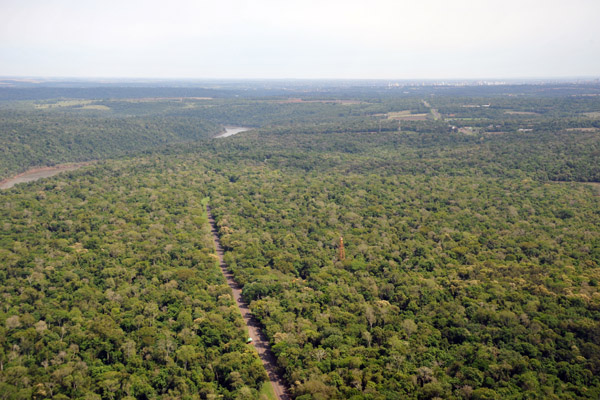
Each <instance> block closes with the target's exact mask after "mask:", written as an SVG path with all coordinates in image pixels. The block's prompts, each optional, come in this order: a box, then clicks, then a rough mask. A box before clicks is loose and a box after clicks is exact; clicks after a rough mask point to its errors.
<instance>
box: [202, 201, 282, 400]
mask: <svg viewBox="0 0 600 400" xmlns="http://www.w3.org/2000/svg"><path fill="white" fill-rule="evenodd" d="M206 214H207V216H208V222H209V223H210V229H211V232H212V235H213V240H214V242H215V250H216V252H217V255H218V256H219V266H220V267H221V272H223V275H224V276H225V279H226V280H227V284H228V285H229V287H230V288H231V290H232V292H233V298H234V300H235V303H236V304H237V306H238V308H239V310H240V312H241V313H242V317H243V318H244V322H246V326H247V327H248V333H249V334H250V337H251V338H252V344H253V345H254V348H256V351H257V352H258V355H259V356H260V359H261V360H262V363H263V365H264V367H265V370H266V371H267V375H269V379H270V381H271V385H272V386H273V391H274V392H275V395H276V396H277V398H278V399H281V400H289V399H291V397H290V395H289V393H288V391H287V388H286V385H285V381H284V379H283V376H282V374H281V373H280V372H279V370H278V369H277V362H276V359H275V355H274V354H273V352H272V351H271V346H270V345H269V340H268V339H267V335H265V334H264V333H263V331H262V330H261V329H260V325H259V324H258V321H257V320H256V318H254V316H253V315H252V314H251V313H250V309H249V308H248V304H246V302H245V301H244V300H243V299H242V289H241V287H240V285H238V284H237V282H236V281H235V279H234V278H233V274H232V273H231V271H229V269H228V268H227V264H225V261H223V247H221V241H220V240H219V235H218V233H217V227H216V225H215V219H214V218H213V216H212V214H211V212H210V206H208V205H207V206H206Z"/></svg>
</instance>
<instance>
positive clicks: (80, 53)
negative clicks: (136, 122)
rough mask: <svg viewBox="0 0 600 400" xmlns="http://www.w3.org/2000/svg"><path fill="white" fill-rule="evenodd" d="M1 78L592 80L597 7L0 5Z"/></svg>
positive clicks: (431, 1) (110, 1)
mask: <svg viewBox="0 0 600 400" xmlns="http://www.w3.org/2000/svg"><path fill="white" fill-rule="evenodd" d="M0 15H2V17H1V19H0V21H2V23H1V24H0V76H4V77H11V76H35V77H72V78H155V79H383V80H420V79H421V80H437V81H443V80H486V79H487V80H489V79H492V80H493V79H507V80H510V79H535V78H546V79H558V78H578V77H580V78H595V77H598V76H600V24H598V23H597V19H598V16H599V15H600V2H599V1H596V0H571V1H564V0H545V1H542V0H520V1H517V0H504V1H469V0H456V1H442V0H424V1H420V2H413V1H410V2H409V1H388V0H371V1H357V0H346V1H340V0H330V1H323V0H322V1H315V0H304V1H285V2H282V1H276V0H255V1H241V0H231V1H223V2H219V3H217V2H208V1H191V0H189V1H187V0H173V1H170V2H168V3H166V2H159V1H155V0H146V1H137V0H134V1H125V2H123V1H115V0H104V1H96V0H89V1H75V0H56V1H52V2H48V1H42V0H20V1H15V0H4V1H2V2H1V3H0Z"/></svg>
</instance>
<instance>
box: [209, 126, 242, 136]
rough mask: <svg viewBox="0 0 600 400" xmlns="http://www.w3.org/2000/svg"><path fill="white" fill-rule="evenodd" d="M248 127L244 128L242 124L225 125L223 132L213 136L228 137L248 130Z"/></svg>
mask: <svg viewBox="0 0 600 400" xmlns="http://www.w3.org/2000/svg"><path fill="white" fill-rule="evenodd" d="M250 129H251V128H246V127H243V126H226V127H225V132H223V133H220V134H218V135H217V136H215V138H224V137H228V136H233V135H237V134H238V133H241V132H246V131H249V130H250Z"/></svg>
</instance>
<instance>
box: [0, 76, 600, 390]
mask: <svg viewBox="0 0 600 400" xmlns="http://www.w3.org/2000/svg"><path fill="white" fill-rule="evenodd" d="M59 89H60V90H65V91H68V90H70V89H68V88H59ZM213 89H214V88H213ZM213 89H211V90H213ZM413 89H415V90H413ZM2 90H5V89H1V90H0V91H2ZM14 90H17V89H14ZM18 90H26V89H18ZM34 90H38V89H34ZM52 90H58V89H56V88H49V89H47V91H49V92H51V91H52ZM79 90H82V91H86V92H85V93H86V96H87V98H84V99H83V100H82V98H76V97H77V96H72V98H69V99H66V98H62V99H57V98H56V97H57V96H55V98H52V99H50V98H47V97H45V96H46V95H43V94H38V95H37V97H35V96H32V97H31V98H28V100H21V99H20V98H17V99H14V98H13V99H12V100H11V101H8V102H5V103H3V105H2V109H1V110H0V121H1V122H0V127H2V131H1V132H0V143H2V146H0V151H2V152H4V153H3V154H2V159H1V161H0V168H1V169H0V176H1V177H8V176H11V175H14V174H16V173H18V172H21V171H23V170H25V169H27V168H28V167H30V166H33V165H48V164H53V163H60V162H68V161H82V160H90V159H97V160H103V161H100V162H98V163H97V164H95V165H92V166H87V167H84V168H82V169H80V170H78V171H75V172H69V173H64V174H61V175H59V176H57V177H54V178H52V179H47V180H41V181H38V182H34V183H29V184H24V185H17V186H16V187H14V188H13V189H10V190H6V191H1V192H0V203H1V204H2V207H0V210H2V211H1V219H0V221H1V223H2V224H3V225H2V231H1V234H0V265H1V269H0V292H1V294H2V309H1V310H0V338H1V340H2V342H1V344H0V397H2V398H7V399H12V398H32V397H34V398H57V399H60V398H82V399H83V398H123V397H125V396H129V397H130V398H138V399H145V398H164V399H167V398H189V399H194V398H215V397H214V396H223V397H224V398H232V399H233V398H261V396H263V395H262V394H260V393H262V392H261V388H262V386H263V382H264V381H265V379H266V375H265V372H264V370H263V368H262V365H261V364H260V361H259V359H258V358H257V356H256V354H255V353H254V352H253V351H251V350H250V349H251V348H250V347H248V346H247V345H245V344H244V339H245V337H244V326H243V320H242V319H241V317H240V315H239V312H238V311H237V309H236V307H235V305H234V303H233V301H232V298H231V295H230V291H229V289H228V287H227V286H226V285H225V281H224V280H223V277H222V275H220V271H219V269H218V266H217V264H216V260H215V256H214V254H213V248H212V243H211V238H210V235H209V233H210V228H209V227H208V225H207V220H206V215H205V208H204V206H205V205H206V204H207V203H208V204H210V205H211V208H212V210H213V214H214V216H215V218H216V220H217V226H218V230H219V235H220V238H221V242H222V244H223V246H224V247H225V250H226V254H225V257H226V260H227V262H228V265H229V267H230V268H231V270H232V271H233V272H234V274H235V277H236V280H237V281H238V282H239V283H240V284H241V285H243V296H244V298H245V300H246V301H248V302H249V303H250V308H251V310H252V312H253V314H254V315H255V316H256V317H257V318H258V319H259V321H260V323H261V325H262V327H263V329H264V331H265V333H266V334H267V336H268V338H269V340H270V342H271V345H272V348H273V351H274V353H275V355H276V357H277V363H278V366H279V367H280V368H281V370H282V371H283V373H284V375H285V378H286V380H287V382H288V384H289V387H290V392H291V394H292V396H293V397H294V398H297V399H348V398H355V399H363V398H364V399H404V398H415V399H433V398H449V399H508V398H514V399H521V398H550V399H551V398H555V399H563V398H567V399H568V398H572V399H575V398H590V399H596V398H598V397H600V379H599V378H598V376H599V374H600V334H599V332H600V291H599V290H598V285H599V282H600V230H599V227H600V167H599V165H600V97H598V96H595V95H594V94H595V93H596V91H597V85H593V84H590V85H558V86H551V85H529V86H527V85H525V86H499V87H489V88H487V89H486V87H467V88H456V87H454V88H444V87H413V88H412V89H411V88H410V87H405V88H398V89H396V88H394V89H393V90H391V89H390V90H388V89H387V88H385V87H378V88H371V89H369V86H368V85H364V86H358V87H352V88H337V89H335V90H334V89H326V90H324V89H322V88H320V89H319V90H316V89H314V88H312V89H310V90H309V89H307V88H306V87H302V89H299V88H296V89H295V90H291V91H289V93H288V94H287V95H281V93H279V92H277V91H269V90H267V89H265V88H264V87H261V88H259V89H256V90H255V91H254V93H255V94H254V97H251V96H240V97H235V96H231V97H227V96H222V97H219V96H206V97H213V98H199V97H204V96H200V95H198V96H195V97H198V98H191V97H185V96H182V95H179V98H170V97H171V96H166V95H165V96H160V95H159V94H155V95H153V96H147V97H145V98H142V97H140V96H137V97H136V95H135V90H133V89H132V90H130V91H129V92H128V93H129V96H125V95H123V96H114V97H113V98H105V97H102V93H103V92H95V91H94V90H95V89H94V88H82V89H79ZM111 90H120V91H123V93H125V92H127V90H128V89H114V88H112V89H111ZM144 90H146V89H144ZM153 90H156V91H157V92H156V93H158V92H160V90H162V89H153ZM165 90H166V89H165ZM169 90H171V89H169ZM173 90H175V89H173ZM194 90H196V89H194ZM198 90H199V89H198ZM227 90H233V89H231V88H227ZM235 90H239V91H244V90H243V89H240V88H237V89H235ZM277 90H282V89H281V88H278V89H277ZM486 90H487V91H486ZM394 91H397V92H396V93H397V94H396V95H393V94H391V93H392V92H394ZM405 91H407V92H409V93H408V94H406V93H404V92H405ZM444 91H445V92H444ZM167 92H168V91H165V92H164V93H167ZM3 93H6V92H3ZM258 93H260V95H258ZM336 93H337V94H338V96H337V97H336V96H335V94H336ZM382 93H385V94H382ZM431 94H435V95H434V96H431ZM94 96H97V97H94ZM167 97H169V98H167ZM172 97H178V96H172ZM223 125H239V126H247V127H252V128H253V129H252V130H251V131H248V132H245V133H243V134H239V135H237V136H234V137H230V138H226V139H213V138H212V137H213V136H214V135H215V134H216V133H218V132H220V131H221V130H222V129H223V128H222V126H223ZM340 236H343V238H344V243H345V257H344V258H343V259H340V256H339V251H338V250H339V249H338V246H339V238H340Z"/></svg>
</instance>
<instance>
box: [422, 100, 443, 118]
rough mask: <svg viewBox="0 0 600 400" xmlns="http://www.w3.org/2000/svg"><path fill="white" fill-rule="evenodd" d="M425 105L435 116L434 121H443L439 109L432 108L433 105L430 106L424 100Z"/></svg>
mask: <svg viewBox="0 0 600 400" xmlns="http://www.w3.org/2000/svg"><path fill="white" fill-rule="evenodd" d="M423 105H424V106H425V107H427V108H429V110H430V111H431V114H432V115H433V119H434V120H435V121H437V120H438V119H442V114H440V112H439V111H438V110H437V109H435V108H433V107H431V104H429V102H428V101H426V100H423Z"/></svg>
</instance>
